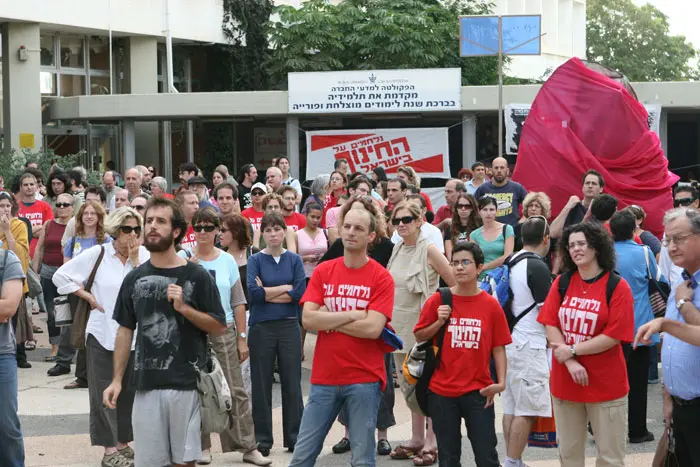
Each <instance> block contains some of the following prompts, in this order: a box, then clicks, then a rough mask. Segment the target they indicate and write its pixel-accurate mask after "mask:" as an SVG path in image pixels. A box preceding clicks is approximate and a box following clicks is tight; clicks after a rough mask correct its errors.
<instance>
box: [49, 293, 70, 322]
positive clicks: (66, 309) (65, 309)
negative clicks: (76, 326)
mask: <svg viewBox="0 0 700 467" xmlns="http://www.w3.org/2000/svg"><path fill="white" fill-rule="evenodd" d="M53 309H54V316H55V324H56V327H59V328H60V327H64V326H70V325H71V324H73V311H72V310H71V303H70V299H69V298H68V296H67V295H59V296H58V297H56V298H54V299H53Z"/></svg>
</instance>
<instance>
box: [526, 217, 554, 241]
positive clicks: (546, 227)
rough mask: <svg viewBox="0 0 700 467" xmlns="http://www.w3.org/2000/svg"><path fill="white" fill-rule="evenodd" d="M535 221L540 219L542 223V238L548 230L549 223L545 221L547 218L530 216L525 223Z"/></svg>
mask: <svg viewBox="0 0 700 467" xmlns="http://www.w3.org/2000/svg"><path fill="white" fill-rule="evenodd" d="M535 219H542V222H544V227H543V228H542V237H544V235H545V234H546V233H547V230H548V229H549V222H548V221H547V218H546V217H544V216H530V217H528V218H527V220H526V221H525V222H531V221H532V220H535Z"/></svg>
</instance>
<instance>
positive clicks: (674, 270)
mask: <svg viewBox="0 0 700 467" xmlns="http://www.w3.org/2000/svg"><path fill="white" fill-rule="evenodd" d="M665 239H666V235H664V240H665ZM659 269H661V274H663V275H664V277H665V278H666V279H668V283H669V284H671V285H674V284H676V283H677V282H678V281H679V280H680V279H681V273H682V272H683V268H680V267H678V266H676V265H675V264H673V261H671V256H670V255H669V254H668V248H667V247H665V246H663V245H662V246H661V251H660V252H659Z"/></svg>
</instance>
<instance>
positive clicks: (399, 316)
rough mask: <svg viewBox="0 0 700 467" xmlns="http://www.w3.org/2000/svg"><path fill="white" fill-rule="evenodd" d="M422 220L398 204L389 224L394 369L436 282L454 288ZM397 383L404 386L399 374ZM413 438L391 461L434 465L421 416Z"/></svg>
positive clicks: (430, 436)
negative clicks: (395, 237) (393, 240)
mask: <svg viewBox="0 0 700 467" xmlns="http://www.w3.org/2000/svg"><path fill="white" fill-rule="evenodd" d="M423 222H424V221H423V216H422V212H421V209H420V207H419V206H418V204H416V203H415V202H405V201H404V202H401V203H399V204H398V205H396V207H395V208H394V211H393V212H392V215H391V223H392V225H393V226H394V229H395V230H396V231H397V232H398V234H399V236H400V237H401V240H399V242H398V243H397V244H396V245H395V246H394V250H393V252H392V254H391V259H390V260H389V264H388V266H387V269H388V270H389V272H390V273H391V275H392V277H393V278H394V313H393V316H392V319H391V324H392V326H393V327H394V329H395V330H396V334H397V335H398V336H399V337H400V338H401V340H402V341H403V345H404V351H402V352H395V353H394V361H395V363H396V367H397V368H401V366H402V365H403V361H404V359H405V357H406V352H408V350H410V349H411V347H413V344H415V342H416V341H415V336H414V335H413V328H414V327H415V325H416V323H417V322H418V317H419V316H420V313H421V309H422V308H423V305H424V304H425V302H426V301H427V300H428V298H429V297H430V296H431V295H432V294H433V293H434V292H435V291H436V290H437V288H438V285H439V279H440V277H442V279H443V280H444V281H445V282H446V283H447V285H448V286H450V287H452V286H453V285H455V279H454V274H453V272H452V268H451V267H450V263H449V262H448V261H447V258H446V257H445V255H443V254H442V253H441V252H440V250H439V249H438V248H437V247H436V246H435V245H433V244H431V243H429V242H428V239H427V237H425V236H424V235H421V229H420V227H421V224H422V223H423ZM399 380H400V381H401V384H404V383H405V382H404V381H403V377H402V375H401V373H399ZM412 422H413V424H412V436H411V439H410V440H409V441H408V443H406V444H405V445H402V446H398V447H397V448H396V449H394V450H393V451H392V453H391V457H392V458H393V459H409V458H412V457H413V458H414V459H413V463H414V464H415V465H433V464H434V463H435V462H436V461H437V456H438V453H437V440H436V439H435V433H434V432H433V428H432V422H430V421H429V420H428V424H427V429H426V417H425V416H424V415H422V414H420V413H415V412H414V413H413V414H412Z"/></svg>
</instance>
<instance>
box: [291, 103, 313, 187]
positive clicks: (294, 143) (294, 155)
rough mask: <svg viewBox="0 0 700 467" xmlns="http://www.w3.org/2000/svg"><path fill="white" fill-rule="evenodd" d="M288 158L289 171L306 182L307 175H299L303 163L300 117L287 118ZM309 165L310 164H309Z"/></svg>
mask: <svg viewBox="0 0 700 467" xmlns="http://www.w3.org/2000/svg"><path fill="white" fill-rule="evenodd" d="M287 158H288V159H289V171H290V173H291V174H292V176H294V175H296V178H297V179H299V180H304V179H305V178H306V174H302V173H299V171H300V170H301V163H300V160H299V117H292V116H288V117H287ZM307 163H308V162H307Z"/></svg>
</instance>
